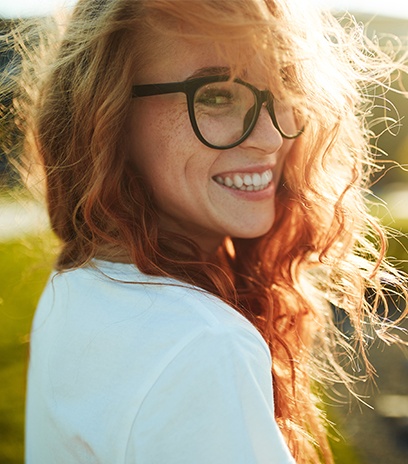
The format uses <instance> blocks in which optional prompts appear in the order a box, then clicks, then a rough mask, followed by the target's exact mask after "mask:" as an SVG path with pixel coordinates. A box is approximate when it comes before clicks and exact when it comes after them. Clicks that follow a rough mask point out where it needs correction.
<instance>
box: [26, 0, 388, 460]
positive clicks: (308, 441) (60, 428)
mask: <svg viewBox="0 0 408 464" xmlns="http://www.w3.org/2000/svg"><path fill="white" fill-rule="evenodd" d="M353 37H354V39H353ZM353 40H355V43H352V41H353ZM55 44H57V45H55ZM52 50H53V51H54V52H53V53H51V52H52ZM376 53H377V54H376V56H375V57H374V58H373V54H374V51H373V50H372V53H371V56H370V54H368V53H366V50H365V49H364V48H362V46H361V42H359V38H358V37H356V36H353V34H352V33H351V34H349V35H347V34H346V33H345V32H343V30H342V29H341V28H340V27H339V26H338V25H337V23H336V21H334V20H333V19H331V18H330V17H323V18H320V17H319V16H318V15H315V14H314V13H308V12H307V11H305V9H304V7H302V9H301V11H300V10H299V8H297V6H296V4H295V3H294V2H292V1H291V0H276V1H269V0H230V1H228V2H219V1H214V0H203V1H191V0H190V1H187V0H177V1H176V0H101V1H98V2H95V1H91V0H80V1H79V2H78V4H77V6H76V8H75V10H74V12H73V14H72V18H71V20H70V22H69V24H68V27H67V29H66V30H65V32H64V33H63V35H62V37H61V39H60V41H59V42H53V41H50V46H49V49H48V50H47V59H48V64H47V66H45V67H43V68H41V70H40V71H39V70H37V71H36V73H31V74H30V76H31V77H32V76H33V75H35V78H36V82H35V83H34V87H33V84H32V83H31V87H30V86H28V85H27V86H26V89H27V94H25V95H22V96H21V98H20V111H21V114H25V118H26V122H25V131H26V153H30V156H32V155H33V154H37V155H38V159H39V163H40V164H41V165H42V166H43V168H44V171H45V176H46V195H47V203H48V210H49V215H50V220H51V226H52V229H53V231H54V232H55V233H56V235H57V236H58V237H59V239H60V241H61V245H62V247H61V252H60V254H59V258H58V261H57V263H56V272H55V273H54V274H53V276H52V277H51V279H50V281H49V283H48V285H47V288H46V289H45V292H44V294H43V297H42V299H41V301H40V303H39V307H38V309H37V313H36V316H35V320H34V323H33V329H32V341H31V357H30V370H29V379H28V397H27V426H26V433H27V443H26V459H27V463H40V462H41V463H42V464H47V463H56V462H57V463H79V462H83V463H91V462H98V463H99V462H100V463H122V462H123V463H125V462H126V463H135V462H136V463H220V464H221V463H223V464H224V463H234V464H236V463H242V464H250V463H279V464H283V463H293V462H298V463H309V462H313V463H315V462H319V461H320V460H324V461H325V462H332V458H331V452H330V449H329V447H328V444H327V440H326V431H325V424H324V421H323V419H322V417H321V415H322V414H321V412H320V411H319V409H318V408H317V406H316V403H317V399H316V398H315V396H314V395H313V394H312V393H311V390H312V387H313V384H312V380H315V379H317V380H319V381H333V380H334V379H340V380H341V381H342V382H345V383H347V384H348V383H350V380H349V378H348V377H347V375H346V373H345V372H344V371H343V369H342V367H341V366H340V365H339V359H337V358H336V357H335V353H336V352H337V351H339V349H338V348H336V342H335V340H336V338H339V340H341V339H340V337H337V335H336V334H337V331H336V329H335V327H334V325H333V322H332V310H331V306H330V305H329V303H332V304H335V305H336V306H338V307H339V308H342V309H343V310H344V311H345V312H346V313H347V314H348V316H349V317H350V320H351V322H352V323H353V324H354V327H355V331H356V332H355V334H356V335H355V336H356V339H357V340H360V341H363V337H364V334H363V331H362V321H363V320H367V319H368V320H370V321H371V322H372V323H373V324H375V327H377V328H378V329H381V330H382V332H381V334H382V337H383V338H385V337H386V332H385V329H386V328H387V324H386V323H385V322H384V321H381V320H380V318H379V317H378V316H377V315H376V308H377V306H378V303H379V301H378V300H379V299H381V288H380V287H381V280H382V276H383V275H384V271H385V270H386V271H388V279H389V278H390V277H389V276H390V274H392V272H393V271H392V270H391V269H390V268H389V267H387V264H386V263H385V262H384V259H383V256H384V246H382V248H381V249H380V250H379V251H376V250H375V247H374V245H372V242H370V241H368V240H367V239H366V237H367V235H368V234H370V233H376V234H377V236H378V237H380V239H379V242H380V243H384V236H383V233H382V231H381V228H380V227H379V225H378V224H377V223H376V222H375V220H374V219H373V218H372V217H371V216H370V215H369V213H368V210H367V207H366V206H365V204H364V198H363V192H364V191H365V189H366V187H367V184H368V181H369V174H370V170H371V166H372V161H371V158H370V154H369V150H368V145H367V139H368V131H367V129H366V125H365V122H364V118H363V117H362V111H361V110H362V108H364V105H365V104H366V101H365V100H364V99H363V97H362V96H360V93H359V92H358V90H359V89H360V90H361V89H362V88H364V85H369V84H370V82H372V81H373V82H374V81H376V82H380V81H381V79H383V78H385V77H387V76H388V74H389V72H390V70H391V66H390V60H389V59H387V57H385V56H383V55H382V54H381V53H380V52H379V51H376ZM361 69H363V70H364V71H361ZM27 108H28V109H27ZM394 274H395V273H394ZM367 289H371V290H374V291H375V292H377V295H379V298H377V299H375V301H374V303H372V307H370V305H369V303H368V302H367V301H366V300H365V298H364V295H365V294H367ZM339 343H340V345H344V346H345V347H346V348H345V349H346V350H347V344H346V343H345V342H344V341H340V342H339ZM340 357H341V355H339V358H340ZM271 369H272V370H271ZM271 372H272V375H271ZM313 390H316V389H315V388H313Z"/></svg>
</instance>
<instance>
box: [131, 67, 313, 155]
mask: <svg viewBox="0 0 408 464" xmlns="http://www.w3.org/2000/svg"><path fill="white" fill-rule="evenodd" d="M230 80H231V79H230V77H229V76H228V75H216V76H204V77H197V78H193V79H187V80H185V81H182V82H168V83H163V84H142V85H133V86H132V98H137V97H150V96H152V95H164V94H169V93H179V92H181V93H184V94H186V96H187V108H188V115H189V118H190V122H191V126H192V128H193V130H194V133H195V135H196V136H197V138H198V139H199V140H200V142H202V143H203V144H204V145H206V146H207V147H210V148H215V149H217V150H227V149H229V148H234V147H236V146H238V145H240V144H241V143H242V142H243V141H244V140H246V139H247V138H248V137H249V136H250V134H251V132H252V131H253V129H254V127H255V125H256V123H257V122H258V118H259V115H260V113H261V109H262V105H263V104H264V103H265V106H266V109H267V110H268V113H269V116H270V117H271V119H272V123H273V125H274V126H275V128H276V129H277V131H278V132H279V133H280V135H281V136H282V137H283V138H285V139H295V138H297V137H299V135H301V134H302V133H303V130H304V127H302V128H301V129H300V130H299V131H298V132H297V133H296V134H294V135H287V134H285V133H284V132H283V130H282V129H281V127H280V125H279V123H278V120H277V118H276V114H275V110H274V107H273V102H274V100H275V98H274V96H273V94H272V93H271V92H270V91H269V90H259V89H257V88H256V87H255V86H253V85H251V84H249V83H248V82H245V81H243V80H241V79H239V78H236V79H233V80H232V82H237V83H238V84H241V85H243V86H245V87H247V88H248V89H250V90H251V91H252V93H253V94H254V95H255V109H254V112H253V116H252V121H251V123H250V124H249V125H248V128H247V129H246V131H245V132H244V133H243V134H242V136H241V137H240V138H239V139H238V140H237V141H236V142H234V143H230V144H229V145H221V146H219V145H214V144H212V143H210V142H208V141H207V140H206V139H205V138H204V137H203V136H202V134H201V132H200V129H199V128H198V125H197V121H196V118H195V112H194V96H195V94H196V92H197V90H198V89H199V88H200V87H203V86H204V85H206V84H211V83H213V82H227V81H230Z"/></svg>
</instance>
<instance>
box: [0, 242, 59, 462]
mask: <svg viewBox="0 0 408 464" xmlns="http://www.w3.org/2000/svg"><path fill="white" fill-rule="evenodd" d="M53 241H54V240H53V238H52V236H50V235H47V236H42V237H38V236H33V237H29V238H24V239H19V240H18V241H13V242H8V243H0V462H1V463H2V464H17V463H22V462H23V430H24V428H23V424H24V399H25V382H26V369H27V364H28V334H29V331H30V325H31V320H32V316H33V313H34V309H35V306H36V303H37V301H38V298H39V296H40V294H41V291H42V289H43V287H44V285H45V282H46V280H47V277H48V275H49V273H50V269H51V267H52V255H51V256H50V253H47V254H46V253H45V252H44V250H45V249H49V243H53ZM45 243H47V247H46V246H45ZM40 263H41V264H40Z"/></svg>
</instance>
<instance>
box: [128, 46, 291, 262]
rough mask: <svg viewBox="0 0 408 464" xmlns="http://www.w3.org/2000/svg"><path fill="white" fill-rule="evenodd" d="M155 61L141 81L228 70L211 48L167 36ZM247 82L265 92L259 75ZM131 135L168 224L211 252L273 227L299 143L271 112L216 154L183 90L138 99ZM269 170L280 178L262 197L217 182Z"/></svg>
mask: <svg viewBox="0 0 408 464" xmlns="http://www.w3.org/2000/svg"><path fill="white" fill-rule="evenodd" d="M155 58H156V59H155V60H154V62H153V63H152V64H150V66H149V67H146V68H145V69H143V70H142V71H141V72H140V73H139V79H138V80H137V81H136V82H135V83H136V84H147V83H161V82H177V81H184V80H185V79H187V78H189V77H191V76H192V75H194V74H196V73H197V71H198V70H203V69H204V70H205V71H204V72H208V71H206V69H208V68H213V67H227V65H226V63H225V61H223V60H222V59H221V58H217V54H216V53H215V50H214V49H212V48H211V47H209V46H208V44H206V45H200V44H193V43H188V42H187V41H185V40H182V39H172V40H171V43H169V39H167V41H166V45H164V44H162V46H161V47H160V46H158V47H157V50H156V54H155ZM254 68H255V67H254ZM245 80H246V81H247V82H250V83H251V84H253V85H255V86H257V87H258V88H259V89H263V88H265V85H264V84H262V79H260V78H259V76H257V75H254V74H252V73H251V72H248V73H247V74H246V76H245ZM272 91H273V90H272ZM130 131H131V157H132V160H133V162H134V164H135V165H136V168H137V171H138V172H139V173H140V174H141V175H142V176H143V178H144V179H145V182H146V184H147V185H148V186H149V187H150V188H151V190H152V194H153V197H154V200H155V202H156V204H157V206H158V208H159V210H160V218H161V227H163V228H165V229H166V230H170V231H174V232H177V233H181V234H184V235H186V236H188V237H189V238H191V239H193V240H194V241H195V242H196V243H197V244H198V245H199V246H200V247H201V248H202V249H203V250H204V251H206V252H208V253H209V254H211V253H213V252H214V251H215V250H216V249H217V247H218V246H219V245H220V243H221V242H222V240H223V239H224V238H225V237H226V236H232V237H239V238H255V237H259V236H261V235H263V234H265V233H266V232H268V231H269V230H270V228H271V227H272V225H273V222H274V218H275V192H276V188H277V185H278V183H279V179H280V177H281V173H282V169H283V165H284V162H285V158H286V156H287V154H288V152H289V151H290V148H291V147H292V145H293V141H291V140H286V139H283V138H282V137H281V135H280V134H279V132H278V131H277V130H276V128H275V127H274V126H273V124H272V121H271V119H270V117H269V114H268V112H267V110H266V109H265V108H263V109H262V110H261V114H260V117H259V120H258V122H257V124H256V126H255V128H254V130H253V132H252V133H251V135H250V136H249V137H248V138H247V139H246V140H245V141H244V142H242V144H241V145H239V146H237V147H234V148H231V149H228V150H216V149H212V148H209V147H206V146H205V145H203V144H202V143H201V142H200V141H199V140H198V138H197V137H196V136H195V134H194V132H193V129H192V127H191V124H190V121H189V117H188V110H187V104H186V96H185V95H184V94H182V93H177V94H170V95H155V96H149V97H142V98H137V99H135V100H134V103H133V110H132V117H131V121H130ZM267 169H271V170H272V173H273V180H272V182H271V184H270V185H269V187H268V188H267V189H265V190H263V191H260V192H241V191H239V190H233V189H231V188H228V187H226V186H225V185H220V184H219V183H217V182H216V181H215V178H216V177H217V176H221V177H225V176H226V175H230V176H233V175H234V174H236V173H242V174H243V173H254V172H258V173H262V172H264V171H265V170H267Z"/></svg>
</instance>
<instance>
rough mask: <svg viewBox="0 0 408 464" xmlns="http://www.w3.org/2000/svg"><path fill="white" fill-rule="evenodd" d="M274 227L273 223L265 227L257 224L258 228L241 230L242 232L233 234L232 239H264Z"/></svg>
mask: <svg viewBox="0 0 408 464" xmlns="http://www.w3.org/2000/svg"><path fill="white" fill-rule="evenodd" d="M272 226H273V221H272V222H270V223H268V224H266V225H265V227H260V226H259V224H257V227H251V228H247V229H246V230H243V229H241V230H240V231H235V232H236V233H231V237H234V238H247V239H251V238H258V237H262V236H263V235H265V234H267V233H268V232H269V231H270V230H271V228H272Z"/></svg>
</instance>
